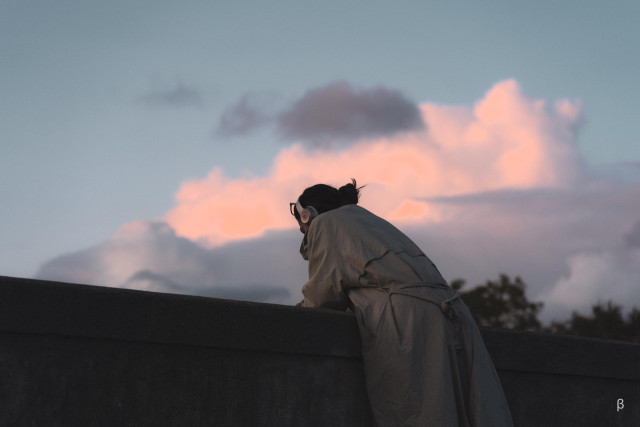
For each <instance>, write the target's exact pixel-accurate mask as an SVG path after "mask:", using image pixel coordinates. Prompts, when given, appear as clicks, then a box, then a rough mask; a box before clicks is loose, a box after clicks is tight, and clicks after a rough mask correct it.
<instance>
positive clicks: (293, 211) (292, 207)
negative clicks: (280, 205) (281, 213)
mask: <svg viewBox="0 0 640 427" xmlns="http://www.w3.org/2000/svg"><path fill="white" fill-rule="evenodd" d="M289 212H291V215H293V216H296V204H295V202H294V203H289Z"/></svg>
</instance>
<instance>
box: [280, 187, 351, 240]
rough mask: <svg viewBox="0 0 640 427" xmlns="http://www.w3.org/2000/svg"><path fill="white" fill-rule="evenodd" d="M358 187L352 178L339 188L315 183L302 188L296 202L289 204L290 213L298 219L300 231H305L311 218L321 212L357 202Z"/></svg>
mask: <svg viewBox="0 0 640 427" xmlns="http://www.w3.org/2000/svg"><path fill="white" fill-rule="evenodd" d="M360 188H362V187H360ZM360 188H358V187H357V184H356V180H355V179H352V180H351V182H350V183H348V184H346V185H343V186H342V187H340V188H335V187H332V186H330V185H326V184H316V185H314V186H312V187H309V188H307V189H306V190H304V191H303V192H302V194H301V195H300V197H298V200H297V201H296V203H291V204H290V210H291V213H292V214H293V215H294V216H295V217H296V220H298V225H300V231H301V232H303V233H305V232H306V231H307V230H308V229H309V224H311V221H312V220H313V218H315V217H316V216H318V215H320V214H322V213H325V212H328V211H331V210H333V209H337V208H339V207H341V206H345V205H355V204H358V199H359V197H360ZM305 210H306V212H304V211H305ZM301 214H302V215H301Z"/></svg>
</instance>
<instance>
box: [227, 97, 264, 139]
mask: <svg viewBox="0 0 640 427" xmlns="http://www.w3.org/2000/svg"><path fill="white" fill-rule="evenodd" d="M267 104H268V101H267V98H266V97H265V96H261V95H257V94H245V95H244V96H243V97H242V98H241V99H240V101H239V102H238V103H237V104H235V105H232V106H231V107H229V108H227V109H226V110H225V111H224V112H223V113H222V116H221V117H220V121H219V122H218V126H217V128H216V134H218V135H220V136H224V137H229V136H237V135H246V134H248V133H250V132H253V131H254V130H257V129H258V128H260V127H262V126H264V125H266V124H267V123H269V122H270V121H271V116H270V115H269V114H268V113H267V112H266V111H267V108H268V106H267Z"/></svg>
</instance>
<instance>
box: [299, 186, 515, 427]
mask: <svg viewBox="0 0 640 427" xmlns="http://www.w3.org/2000/svg"><path fill="white" fill-rule="evenodd" d="M361 188H362V187H360V188H358V187H357V184H356V180H355V179H354V180H352V182H350V183H348V184H346V185H344V186H343V187H340V188H339V189H336V188H334V187H331V186H329V185H325V184H317V185H314V186H312V187H309V188H307V189H305V190H304V191H303V192H302V194H301V195H300V197H298V199H297V200H296V202H294V203H290V205H289V209H290V211H291V214H292V215H293V216H295V219H296V220H297V221H298V225H299V227H300V231H301V232H302V233H303V234H304V237H303V239H302V244H301V245H300V253H301V254H302V257H303V258H304V259H305V260H307V261H308V262H309V281H308V282H307V283H306V284H305V285H304V286H303V288H302V294H303V296H304V299H303V300H302V302H301V303H300V304H299V305H301V306H303V307H324V308H331V309H336V310H346V309H351V310H353V311H354V313H355V315H356V319H357V321H358V327H359V330H360V336H361V339H362V357H363V361H364V368H365V378H366V385H367V393H368V396H369V402H370V404H371V409H372V412H373V417H374V420H375V423H376V425H378V426H380V427H383V426H438V427H446V426H512V425H513V421H512V419H511V413H510V411H509V407H508V405H507V401H506V399H505V397H504V393H503V390H502V385H501V384H500V379H499V378H498V375H497V373H496V370H495V367H494V366H493V362H492V360H491V357H490V356H489V353H488V352H487V349H486V347H485V345H484V342H483V341H482V337H481V336H480V331H479V330H478V327H477V325H476V323H475V322H474V320H473V317H472V316H471V313H470V312H469V310H468V308H467V307H466V305H465V304H464V302H462V300H461V299H460V295H459V294H458V293H457V292H455V291H453V290H452V289H451V288H450V287H449V285H448V284H447V282H446V281H445V280H444V278H443V277H442V275H441V274H440V272H439V271H438V269H437V268H436V266H435V265H434V263H433V262H432V261H431V260H430V259H429V258H428V257H427V255H426V254H425V253H424V252H423V251H422V250H421V249H420V248H419V247H418V246H417V245H416V244H415V243H414V242H413V241H411V239H409V237H407V236H406V235H405V234H403V233H402V232H401V231H400V230H398V229H397V228H396V227H394V226H393V225H392V224H390V223H389V222H387V221H385V220H384V219H382V218H380V217H378V216H376V215H374V214H373V213H371V212H369V211H368V210H366V209H364V208H362V207H360V206H358V201H359V197H360V189H361Z"/></svg>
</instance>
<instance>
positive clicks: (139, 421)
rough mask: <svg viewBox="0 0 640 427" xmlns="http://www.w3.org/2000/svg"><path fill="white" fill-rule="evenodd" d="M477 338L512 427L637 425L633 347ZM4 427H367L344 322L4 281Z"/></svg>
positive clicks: (527, 337)
mask: <svg viewBox="0 0 640 427" xmlns="http://www.w3.org/2000/svg"><path fill="white" fill-rule="evenodd" d="M482 333H483V337H484V339H485V342H486V344H487V347H488V349H489V351H490V353H491V355H492V357H493V359H494V362H495V364H496V367H497V369H498V373H499V374H500V377H501V380H502V383H503V387H504V389H505V393H506V395H507V400H508V401H509V404H510V407H511V410H512V413H513V416H514V420H515V422H516V425H518V426H604V425H606V426H618V425H619V426H636V425H639V422H638V421H639V420H640V363H639V362H640V345H634V344H628V343H619V342H612V341H601V340H593V339H580V338H570V337H558V336H551V335H545V334H535V333H519V332H513V331H506V330H495V329H483V330H482ZM620 399H622V402H621V404H622V405H623V408H620V409H618V408H619V406H620V405H619V402H620ZM0 425H1V426H13V425H15V426H30V425H33V426H43V425H46V426H74V425H78V426H89V425H97V426H102V425H104V426H129V425H130V426H146V425H148V426H151V425H153V426H157V425H175V426H178V425H179V426H187V425H189V426H191V425H215V426H368V425H371V416H370V411H369V407H368V402H367V399H366V393H365V389H364V377H363V371H362V361H361V359H360V346H359V337H358V331H357V326H356V323H355V318H354V317H353V315H352V314H349V313H340V312H334V311H324V310H313V309H304V308H297V307H288V306H280V305H270V304H257V303H248V302H238V301H228V300H219V299H213V298H202V297H191V296H183V295H170V294H158V293H150V292H140V291H130V290H121V289H113V288H103V287H95V286H84V285H71V284H62V283H54V282H45V281H36V280H27V279H16V278H8V277H1V276H0Z"/></svg>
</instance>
